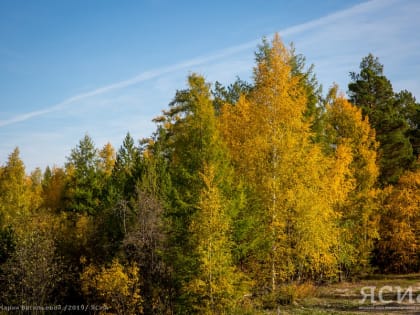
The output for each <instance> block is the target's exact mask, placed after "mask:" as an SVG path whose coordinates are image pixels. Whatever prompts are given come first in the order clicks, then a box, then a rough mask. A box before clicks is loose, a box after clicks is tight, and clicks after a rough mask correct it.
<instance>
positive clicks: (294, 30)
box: [0, 0, 397, 127]
mask: <svg viewBox="0 0 420 315" xmlns="http://www.w3.org/2000/svg"><path fill="white" fill-rule="evenodd" d="M395 1H397V0H389V1H385V0H371V1H368V2H364V3H361V4H357V5H355V6H353V7H351V8H348V9H345V10H342V11H338V12H335V13H332V14H330V15H326V16H323V17H321V18H318V19H315V20H311V21H309V22H306V23H302V24H298V25H295V26H292V27H288V28H285V29H283V30H280V31H279V32H278V33H279V34H280V35H281V36H283V37H285V36H290V35H295V34H299V33H302V32H305V31H308V30H311V29H314V28H316V27H319V26H322V25H325V24H328V23H332V22H334V21H337V20H340V19H345V18H348V17H349V16H351V15H353V14H360V13H364V12H369V11H371V10H374V9H377V8H379V7H385V6H387V5H389V4H390V3H392V2H395ZM273 35H274V34H270V35H268V36H267V37H272V36H273ZM258 43H260V40H259V39H258V40H253V41H249V42H247V43H244V44H241V45H237V46H232V47H229V48H226V49H224V50H221V51H219V52H216V53H214V54H212V55H208V56H201V57H197V58H194V59H191V60H188V61H184V62H180V63H177V64H174V65H171V66H167V67H161V68H156V69H152V70H149V71H145V72H142V73H140V74H138V75H137V76H135V77H132V78H130V79H127V80H123V81H119V82H116V83H112V84H109V85H105V86H103V87H99V88H96V89H94V90H91V91H88V92H85V93H81V94H77V95H74V96H72V97H69V98H67V99H65V100H63V101H61V102H60V103H57V104H55V105H52V106H50V107H47V108H44V109H40V110H36V111H32V112H29V113H25V114H20V115H17V116H14V117H11V118H9V119H5V120H0V127H4V126H8V125H12V124H15V123H18V122H23V121H26V120H29V119H32V118H35V117H38V116H42V115H46V114H49V113H52V112H55V111H59V110H61V109H63V108H65V107H67V106H68V105H70V104H72V103H75V102H77V101H81V100H84V99H87V98H90V97H92V96H96V95H102V94H105V93H107V92H110V91H114V90H119V89H122V88H125V87H129V86H132V85H135V84H138V83H141V82H145V81H149V80H152V79H155V78H157V77H160V76H162V75H165V74H169V73H173V72H176V71H179V70H184V69H188V68H191V67H195V66H199V65H203V64H206V63H209V62H212V61H216V60H220V59H222V58H225V57H229V56H232V55H235V54H237V53H240V52H243V51H245V50H248V49H250V48H252V47H256V46H257V45H258Z"/></svg>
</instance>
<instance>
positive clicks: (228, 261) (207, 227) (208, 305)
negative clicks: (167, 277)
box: [188, 165, 240, 314]
mask: <svg viewBox="0 0 420 315" xmlns="http://www.w3.org/2000/svg"><path fill="white" fill-rule="evenodd" d="M201 175H202V179H203V182H204V188H203V190H202V191H201V194H200V201H199V203H198V209H199V210H198V211H197V212H196V214H195V216H194V218H193V220H192V222H191V226H190V230H191V232H192V234H193V235H194V238H195V242H196V243H197V252H198V257H199V259H200V267H199V269H200V270H199V273H198V276H197V277H196V278H194V279H193V280H192V281H190V282H189V284H188V291H189V292H190V293H192V294H194V295H195V296H196V297H197V298H198V299H199V302H197V303H195V307H196V309H197V311H199V313H200V314H224V313H225V312H227V311H228V310H229V308H230V307H232V306H233V305H234V303H235V299H234V298H233V297H234V296H235V295H236V296H239V295H240V291H239V289H240V288H238V287H235V285H237V284H238V283H239V281H238V280H239V276H238V273H237V271H236V270H235V268H234V267H233V264H232V257H231V241H230V239H229V233H230V218H229V216H228V213H227V203H228V202H227V200H226V199H225V198H224V196H223V195H222V193H221V191H220V189H219V188H218V185H220V184H219V183H217V178H216V170H215V167H214V165H207V166H204V170H203V173H202V174H201Z"/></svg>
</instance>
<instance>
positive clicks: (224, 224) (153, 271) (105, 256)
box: [0, 35, 420, 314]
mask: <svg viewBox="0 0 420 315" xmlns="http://www.w3.org/2000/svg"><path fill="white" fill-rule="evenodd" d="M348 96H349V97H348V98H346V97H345V96H344V94H342V93H340V92H339V88H338V86H333V87H332V88H330V90H329V91H328V92H327V93H326V94H325V95H323V93H322V89H321V86H320V85H319V83H318V82H317V79H316V75H315V74H314V71H313V67H312V66H310V67H308V66H307V65H306V64H305V58H304V56H303V55H301V54H297V53H296V52H295V49H294V48H293V47H286V46H285V45H284V44H283V42H282V41H281V39H280V38H279V36H278V35H276V36H275V37H274V38H273V40H272V41H271V42H269V41H267V40H265V39H264V40H263V42H262V44H261V45H260V46H259V47H258V49H257V52H256V54H255V67H254V69H253V82H252V83H249V82H245V81H242V80H240V79H239V78H238V79H237V80H236V81H235V82H234V83H232V84H230V85H228V86H223V85H222V84H220V83H218V82H216V83H215V84H214V85H211V84H210V83H208V82H206V81H205V79H204V78H203V77H202V76H200V75H198V74H191V75H190V76H189V77H188V86H187V88H186V89H183V90H179V91H177V92H176V94H175V96H174V98H173V100H172V102H171V103H170V104H169V107H168V109H166V110H164V111H163V112H162V115H161V116H159V117H156V118H155V119H154V121H155V123H156V130H155V132H154V133H153V135H151V136H150V137H148V138H145V139H142V140H140V141H139V142H138V143H136V142H135V140H134V139H133V137H132V136H131V135H130V134H127V135H126V137H125V139H124V141H123V144H122V146H121V147H120V148H119V149H118V151H115V149H114V148H113V147H112V145H111V144H109V143H108V144H106V145H105V146H104V147H103V148H101V149H98V148H96V147H95V145H94V143H93V140H92V139H91V138H90V137H89V136H88V135H86V136H85V137H84V138H83V139H81V140H80V142H79V143H78V145H77V146H76V147H75V148H74V149H73V150H72V151H71V153H70V155H69V156H68V157H67V162H66V164H65V166H64V167H56V166H54V167H47V168H46V170H45V171H41V170H40V169H36V170H34V171H33V172H32V173H31V174H30V175H27V174H26V172H25V167H24V164H23V162H22V160H21V159H20V157H19V150H18V149H17V148H16V149H15V150H14V151H13V152H12V153H11V154H10V155H9V158H8V160H7V162H6V163H5V164H4V165H3V166H1V167H0V279H1V282H0V284H1V290H0V304H2V305H47V304H54V303H55V304H62V305H64V304H69V305H71V304H73V305H84V304H86V305H87V304H91V305H100V306H102V308H101V309H97V310H95V312H97V313H102V314H108V313H109V314H111V313H112V314H140V313H144V314H195V313H196V314H244V311H245V310H249V309H250V308H251V306H250V305H252V308H253V307H257V308H264V307H270V305H271V306H272V305H275V304H278V303H288V302H290V298H291V296H293V292H294V291H296V288H297V286H299V285H301V284H305V283H317V284H322V283H326V282H332V281H342V280H345V279H352V278H355V277H359V276H361V275H365V274H369V273H372V272H381V273H408V272H417V271H418V270H419V267H420V256H419V254H418V253H419V251H418V249H419V245H420V243H419V241H420V211H419V210H420V209H419V208H420V170H419V168H418V165H419V161H418V155H419V150H420V134H419V123H420V104H419V103H417V102H416V99H415V98H414V96H413V95H412V94H411V93H410V92H409V91H406V90H404V91H400V92H395V91H394V90H393V88H392V84H391V82H390V81H389V80H388V79H387V78H386V76H385V75H384V72H383V65H382V64H381V63H380V62H379V60H378V58H376V57H374V56H373V55H372V54H369V55H368V56H366V57H365V58H363V59H362V61H361V63H360V68H359V71H358V72H352V73H350V83H349V85H348ZM291 292H292V293H291ZM273 303H274V304H273ZM92 313H93V311H92Z"/></svg>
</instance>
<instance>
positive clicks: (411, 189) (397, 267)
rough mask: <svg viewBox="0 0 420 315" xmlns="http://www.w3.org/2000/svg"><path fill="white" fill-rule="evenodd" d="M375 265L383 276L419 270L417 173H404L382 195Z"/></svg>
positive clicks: (419, 183) (419, 181)
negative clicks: (388, 273)
mask: <svg viewBox="0 0 420 315" xmlns="http://www.w3.org/2000/svg"><path fill="white" fill-rule="evenodd" d="M379 234H380V238H379V240H378V242H377V244H376V252H375V263H376V264H377V265H378V266H379V267H380V268H381V269H382V270H383V271H385V272H398V273H403V272H414V271H417V270H418V267H419V265H420V262H419V255H418V253H419V249H420V170H416V171H414V172H407V173H405V174H404V175H403V176H401V177H400V180H399V182H398V184H396V185H395V186H394V187H392V186H390V187H387V188H386V189H384V192H383V213H382V216H381V222H380V229H379Z"/></svg>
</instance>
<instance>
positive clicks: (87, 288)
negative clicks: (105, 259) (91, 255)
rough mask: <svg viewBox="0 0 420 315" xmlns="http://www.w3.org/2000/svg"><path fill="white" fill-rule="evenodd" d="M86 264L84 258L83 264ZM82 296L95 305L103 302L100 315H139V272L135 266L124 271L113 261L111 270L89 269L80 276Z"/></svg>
mask: <svg viewBox="0 0 420 315" xmlns="http://www.w3.org/2000/svg"><path fill="white" fill-rule="evenodd" d="M83 262H85V260H84V259H83V258H82V263H83ZM80 280H81V283H82V292H83V294H84V295H85V296H87V297H88V299H90V300H92V301H94V302H102V303H103V306H104V309H105V311H103V312H101V314H140V313H142V306H141V303H142V298H141V296H140V289H139V286H140V279H139V269H138V267H137V266H136V265H134V264H132V265H129V266H126V267H124V266H123V265H121V264H120V263H119V261H118V259H114V260H113V261H112V263H111V265H110V266H109V267H104V266H103V267H100V268H98V267H96V266H94V265H92V264H91V265H89V266H86V267H85V268H84V270H83V273H82V274H81V275H80Z"/></svg>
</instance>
